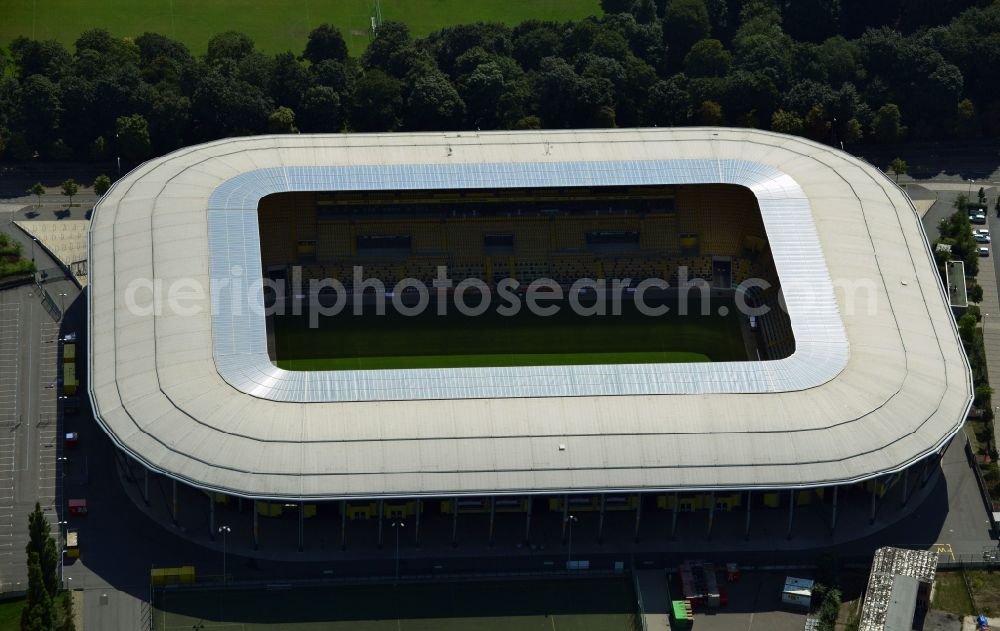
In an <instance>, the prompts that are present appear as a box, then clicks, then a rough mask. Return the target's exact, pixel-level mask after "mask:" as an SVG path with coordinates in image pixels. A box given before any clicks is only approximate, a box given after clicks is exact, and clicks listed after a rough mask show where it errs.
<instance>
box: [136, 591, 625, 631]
mask: <svg viewBox="0 0 1000 631" xmlns="http://www.w3.org/2000/svg"><path fill="white" fill-rule="evenodd" d="M635 602H636V601H635V595H634V593H633V591H632V588H631V585H630V584H629V582H628V580H626V579H624V578H602V579H576V580H562V581H548V580H546V581H542V580H535V581H520V582H465V583H431V584H426V583H424V584H417V585H407V584H404V585H400V586H399V587H395V588H394V587H393V586H392V585H378V586H363V587H322V588H319V587H309V588H283V589H254V590H241V589H238V588H231V589H229V590H227V591H225V592H222V591H171V590H161V591H158V592H156V594H155V595H154V610H153V629H154V631H181V630H182V629H183V630H190V629H203V630H205V631H211V630H212V629H220V630H221V629H229V630H241V631H243V630H245V631H265V630H267V631H271V630H276V629H287V630H289V631H314V630H315V631H318V630H320V629H323V630H324V631H347V630H348V629H350V630H351V631H383V630H384V631H458V630H459V629H463V630H464V629H477V630H481V631H533V630H537V631H562V630H569V629H572V630H575V631H635V630H637V629H638V625H637V621H636V618H637V616H636V613H635V607H636V605H635Z"/></svg>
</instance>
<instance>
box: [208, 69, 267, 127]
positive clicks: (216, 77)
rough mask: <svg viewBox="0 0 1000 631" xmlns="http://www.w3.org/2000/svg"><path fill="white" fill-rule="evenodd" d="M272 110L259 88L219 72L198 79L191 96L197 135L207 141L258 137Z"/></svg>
mask: <svg viewBox="0 0 1000 631" xmlns="http://www.w3.org/2000/svg"><path fill="white" fill-rule="evenodd" d="M273 110H274V106H273V105H272V103H271V100H270V99H268V98H267V96H265V95H264V93H263V91H262V90H261V89H260V88H259V87H258V86H255V85H251V84H250V83H248V82H246V81H243V80H241V79H234V78H232V77H227V76H225V75H224V74H223V73H221V72H219V71H217V70H216V71H210V72H208V73H206V74H205V75H203V76H201V77H199V78H198V84H197V86H196V87H195V89H194V94H193V95H192V96H191V115H192V117H193V119H194V121H195V125H196V135H197V136H199V137H201V138H205V139H212V138H221V137H224V136H229V135H235V134H252V133H259V132H260V131H262V130H264V129H265V128H266V126H267V117H268V115H270V113H271V112H272V111H273Z"/></svg>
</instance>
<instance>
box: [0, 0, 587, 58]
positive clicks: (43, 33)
mask: <svg viewBox="0 0 1000 631" xmlns="http://www.w3.org/2000/svg"><path fill="white" fill-rule="evenodd" d="M373 7H374V0H263V1H261V0H0V44H2V45H4V46H6V45H7V44H8V43H10V41H11V40H12V39H14V38H15V37H17V36H19V35H24V36H27V37H33V38H35V39H57V40H59V41H61V42H63V43H64V44H66V45H71V44H72V43H73V42H74V41H75V40H76V38H77V36H78V35H79V34H80V32H81V31H84V30H86V29H90V28H98V27H100V28H105V29H107V30H109V31H110V32H111V33H112V34H114V35H118V36H122V37H135V36H136V35H139V34H141V33H143V32H146V31H151V32H157V33H163V34H164V35H167V36H169V37H172V38H174V39H177V40H180V41H182V42H184V43H185V44H187V45H188V47H189V48H190V49H191V51H192V52H193V53H195V54H200V53H204V52H205V50H206V48H207V45H208V39H209V38H210V37H211V36H212V35H214V34H215V33H219V32H222V31H242V32H244V33H246V34H247V35H249V36H250V37H252V38H253V39H254V41H256V42H257V48H258V49H260V50H262V51H264V52H269V53H276V52H282V51H285V50H291V51H292V52H295V53H299V52H301V51H302V49H303V48H304V47H305V42H306V36H307V34H308V33H309V31H310V30H311V29H313V28H315V27H316V26H318V25H319V24H321V23H323V22H329V23H330V24H333V25H335V26H337V27H339V28H340V30H341V31H342V32H343V34H344V37H345V38H347V42H348V45H349V46H350V49H351V52H352V53H353V54H355V55H358V54H360V53H361V51H362V50H364V48H365V46H366V45H367V44H368V31H369V28H370V18H371V15H372V12H373ZM599 13H600V4H599V2H598V0H560V1H559V2H538V1H537V0H476V2H466V1H463V0H384V1H383V2H382V19H383V20H396V21H400V22H405V23H406V24H408V25H409V26H410V29H411V30H412V32H413V34H414V35H415V36H418V37H419V36H423V35H426V34H428V33H430V32H432V31H435V30H438V29H440V28H442V27H444V26H448V25H451V24H464V23H469V22H477V21H484V22H489V21H499V22H506V23H508V24H516V23H518V22H521V21H523V20H527V19H533V18H535V19H544V20H560V21H561V20H570V19H578V18H582V17H586V16H588V15H595V14H599Z"/></svg>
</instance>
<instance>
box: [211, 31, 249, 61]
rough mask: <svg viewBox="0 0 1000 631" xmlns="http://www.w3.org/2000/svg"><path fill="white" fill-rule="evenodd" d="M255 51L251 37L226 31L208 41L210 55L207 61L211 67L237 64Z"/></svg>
mask: <svg viewBox="0 0 1000 631" xmlns="http://www.w3.org/2000/svg"><path fill="white" fill-rule="evenodd" d="M253 51H254V43H253V40H252V39H250V36H249V35H245V34H243V33H237V32H236V31H226V32H225V33H218V34H217V35H213V36H212V38H211V39H210V40H208V53H207V54H206V55H205V60H206V61H207V62H208V63H209V64H211V65H219V64H221V63H224V62H226V61H229V62H237V61H240V60H241V59H243V58H244V57H246V56H248V55H249V54H250V53H252V52H253Z"/></svg>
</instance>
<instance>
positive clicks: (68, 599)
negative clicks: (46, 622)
mask: <svg viewBox="0 0 1000 631" xmlns="http://www.w3.org/2000/svg"><path fill="white" fill-rule="evenodd" d="M62 603H63V611H62V625H61V626H60V627H59V631H76V622H75V620H74V617H75V616H74V614H73V592H66V595H65V596H63V600H62Z"/></svg>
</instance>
